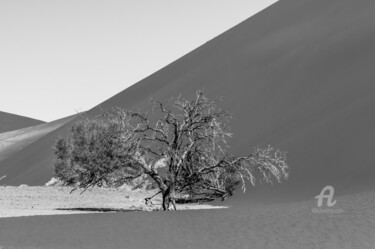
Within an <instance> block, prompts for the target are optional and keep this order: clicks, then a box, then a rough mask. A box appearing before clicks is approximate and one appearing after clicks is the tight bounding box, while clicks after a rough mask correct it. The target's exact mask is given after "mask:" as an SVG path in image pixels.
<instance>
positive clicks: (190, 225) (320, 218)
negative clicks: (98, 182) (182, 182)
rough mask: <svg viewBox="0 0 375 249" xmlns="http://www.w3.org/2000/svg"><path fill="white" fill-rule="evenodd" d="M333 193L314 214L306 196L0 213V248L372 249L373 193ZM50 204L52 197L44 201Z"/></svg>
mask: <svg viewBox="0 0 375 249" xmlns="http://www.w3.org/2000/svg"><path fill="white" fill-rule="evenodd" d="M89 195H91V194H90V193H89V194H88V196H89ZM116 195H118V196H119V197H118V198H117V199H118V200H119V201H120V203H123V204H119V203H115V202H114V200H108V201H109V203H108V204H104V203H100V204H99V205H105V206H111V205H114V206H117V207H119V205H120V206H122V205H124V203H126V200H125V197H124V195H122V194H121V193H120V192H117V193H116ZM97 196H100V194H99V195H97ZM97 196H95V197H93V196H90V197H92V198H93V199H92V200H94V199H95V198H97ZM84 198H86V197H84ZM130 198H133V197H132V195H131V196H130ZM334 199H335V200H336V205H335V206H334V207H331V208H328V207H322V210H323V212H321V213H313V212H312V210H313V209H315V208H317V202H316V201H315V200H310V201H304V202H289V203H283V204H267V205H265V204H254V205H252V204H251V203H246V204H244V203H242V204H237V205H234V206H232V207H230V208H228V209H221V210H190V211H173V212H125V213H111V214H108V213H107V214H105V213H102V214H72V215H58V216H33V217H18V218H1V219H0V247H1V246H2V248H4V249H5V248H7V249H10V248H12V249H14V248H21V249H26V248H30V249H31V248H33V249H36V248H38V249H47V248H56V249H60V248H61V249H67V248H72V249H73V248H76V249H79V248H98V249H99V248H100V249H102V248H106V249H111V248H142V249H148V248H150V249H151V248H163V249H167V248H171V249H176V248H207V249H209V248H215V249H221V248H223V249H229V248H234V249H238V248H251V249H257V248H267V249H269V248H277V249H284V248H285V249H294V248H295V249H304V248H322V249H326V248H329V249H336V248H337V249H353V248H355V249H357V248H358V249H367V248H368V249H373V248H374V245H375V237H374V234H375V204H374V199H375V192H374V191H372V192H364V193H361V194H355V195H347V196H341V197H335V198H334ZM87 204H88V203H87ZM54 205H55V204H54V202H53V201H52V203H51V204H50V206H54ZM47 206H48V205H47ZM88 206H90V205H89V204H88ZM122 207H123V206H122ZM36 208H37V207H36ZM327 210H328V211H327ZM329 210H339V211H340V213H332V212H329Z"/></svg>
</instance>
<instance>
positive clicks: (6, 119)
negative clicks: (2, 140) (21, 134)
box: [0, 111, 45, 134]
mask: <svg viewBox="0 0 375 249" xmlns="http://www.w3.org/2000/svg"><path fill="white" fill-rule="evenodd" d="M43 123H45V122H44V121H41V120H36V119H32V118H27V117H22V116H19V115H15V114H11V113H6V112H1V111H0V134H1V133H4V132H8V131H14V130H18V129H22V128H26V127H30V126H34V125H39V124H43Z"/></svg>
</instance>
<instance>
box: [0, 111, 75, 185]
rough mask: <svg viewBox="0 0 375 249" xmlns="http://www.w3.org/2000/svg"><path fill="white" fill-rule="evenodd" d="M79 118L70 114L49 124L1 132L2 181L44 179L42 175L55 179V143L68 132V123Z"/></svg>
mask: <svg viewBox="0 0 375 249" xmlns="http://www.w3.org/2000/svg"><path fill="white" fill-rule="evenodd" d="M75 118H76V116H69V117H66V118H63V119H60V120H56V121H54V122H50V123H47V124H43V125H38V126H35V127H30V128H26V129H22V130H17V131H13V132H9V133H3V134H0V176H6V177H5V178H4V179H2V180H1V184H2V185H3V184H4V185H8V184H12V183H13V184H15V185H20V184H30V183H35V182H38V181H40V179H41V178H48V177H49V178H51V177H50V176H51V174H52V164H51V163H50V162H51V161H52V160H53V156H52V155H51V154H52V146H53V144H54V142H55V141H56V139H57V136H58V134H60V135H61V134H63V133H62V131H65V132H68V130H67V127H66V126H65V125H66V124H68V123H69V122H72V120H74V119H75ZM40 144H42V146H40ZM43 145H44V147H43ZM46 145H49V146H48V147H47V146H46ZM35 159H41V161H37V160H35ZM46 162H48V163H46ZM25 179H28V180H25ZM47 181H48V180H47ZM47 181H45V182H44V183H46V182H47ZM44 183H43V184H42V185H44Z"/></svg>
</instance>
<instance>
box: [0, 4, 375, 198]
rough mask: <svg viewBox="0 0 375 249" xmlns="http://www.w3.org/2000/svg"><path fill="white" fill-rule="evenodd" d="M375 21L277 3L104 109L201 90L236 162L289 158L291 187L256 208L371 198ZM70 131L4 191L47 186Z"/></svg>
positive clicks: (335, 9)
mask: <svg viewBox="0 0 375 249" xmlns="http://www.w3.org/2000/svg"><path fill="white" fill-rule="evenodd" d="M374 11H375V2H374V1H368V0H330V1H327V0H281V1H279V2H277V3H276V4H274V5H272V6H271V7H269V8H267V9H266V10H264V11H262V12H260V13H258V14H257V15H255V16H253V17H251V18H249V19H248V20H246V21H245V22H243V23H241V24H240V25H238V26H236V27H234V28H232V29H231V30H229V31H227V32H225V33H224V34H222V35H220V36H218V37H217V38H215V39H213V40H211V41H209V42H207V43H206V44H204V45H202V46H201V47H199V48H198V49H196V50H194V51H192V52H191V53H189V54H187V55H186V56H184V57H182V58H181V59H179V60H177V61H175V62H173V63H171V64H170V65H168V66H166V67H165V68H163V69H161V70H160V71H158V72H156V73H155V74H152V75H151V76H149V77H147V78H146V79H144V80H142V81H140V82H138V83H137V84H135V85H134V86H132V87H130V88H128V89H126V90H124V91H123V92H121V93H119V94H117V95H116V96H114V97H113V98H111V99H109V100H107V101H105V102H104V103H102V104H101V106H102V107H104V108H106V107H111V106H118V105H121V106H125V107H128V108H133V109H136V110H140V109H143V108H145V107H146V106H147V105H148V99H149V98H150V97H152V98H155V99H159V100H165V99H167V98H168V97H171V96H176V95H178V94H179V93H182V94H183V95H185V96H191V95H192V94H193V93H194V91H195V90H196V89H204V90H205V91H206V93H207V94H208V95H209V96H212V97H217V96H223V107H224V108H226V109H228V110H229V111H231V112H233V114H234V119H233V122H232V128H233V132H234V134H235V136H234V139H233V140H232V141H231V145H232V150H233V152H235V153H245V152H246V151H248V150H249V149H250V148H252V147H253V146H255V145H267V144H273V145H275V146H277V147H280V148H281V149H283V150H286V151H288V156H289V164H290V166H291V175H290V179H289V181H288V182H286V183H283V184H282V185H278V186H274V187H269V186H263V185H258V187H257V188H253V189H251V190H250V191H248V194H247V196H251V199H259V200H261V201H290V200H294V201H295V200H303V199H305V200H307V199H311V198H312V197H313V196H315V195H316V194H317V193H319V191H320V190H321V188H322V187H323V186H325V185H327V184H329V185H333V186H334V187H335V188H336V191H337V194H345V193H351V192H359V191H363V190H368V189H372V188H374V181H373V178H374V173H375V167H374V163H375V161H374V159H373V157H372V150H373V147H374V146H373V141H374V139H375V129H374V127H375V116H374V115H373V113H374V111H375V84H374V82H373V81H374V79H375V64H374V63H373V61H374V59H375V47H374V46H373V44H374V42H375V32H374V26H373V23H374V21H375V16H374V15H373V13H374ZM103 87H104V86H103ZM97 111H98V110H97V109H93V110H91V112H90V114H91V115H94V114H96V113H97ZM70 124H71V123H69V124H67V125H65V126H63V127H61V128H60V129H58V130H56V131H55V132H52V133H49V134H48V135H47V136H44V137H43V138H42V139H39V140H38V141H36V142H35V143H33V145H32V146H29V147H26V148H24V149H23V150H22V151H20V152H18V153H16V154H14V155H12V156H10V157H8V158H7V159H6V160H4V161H2V162H1V163H0V164H1V165H0V168H2V169H6V170H10V169H12V170H13V174H12V177H9V178H8V179H6V180H5V183H6V184H21V183H26V184H29V185H42V184H44V183H45V182H47V181H48V180H49V178H50V171H48V170H49V169H50V168H51V167H52V164H53V155H52V151H51V149H50V148H51V147H52V145H53V142H54V141H55V137H56V136H57V135H59V134H66V131H67V130H68V128H69V125H70ZM1 172H4V170H2V171H1ZM238 196H239V198H238V199H241V200H243V199H250V198H247V197H246V198H243V196H241V195H238ZM235 198H236V197H235ZM234 200H235V199H234Z"/></svg>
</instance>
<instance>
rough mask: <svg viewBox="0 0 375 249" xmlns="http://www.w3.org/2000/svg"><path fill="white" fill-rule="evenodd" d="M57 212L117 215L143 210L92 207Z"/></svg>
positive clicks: (60, 209) (62, 209) (64, 209)
mask: <svg viewBox="0 0 375 249" xmlns="http://www.w3.org/2000/svg"><path fill="white" fill-rule="evenodd" d="M55 210H59V211H82V212H103V213H108V212H116V213H121V212H134V211H142V209H137V208H134V209H123V208H95V207H93V208H91V207H82V208H80V207H78V208H56V209H55Z"/></svg>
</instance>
